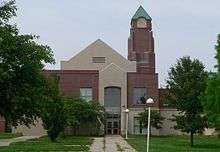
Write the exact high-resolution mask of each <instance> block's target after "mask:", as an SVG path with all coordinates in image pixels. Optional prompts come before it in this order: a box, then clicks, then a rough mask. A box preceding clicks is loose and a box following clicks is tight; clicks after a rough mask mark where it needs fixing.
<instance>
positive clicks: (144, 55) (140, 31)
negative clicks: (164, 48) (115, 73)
mask: <svg viewBox="0 0 220 152" xmlns="http://www.w3.org/2000/svg"><path fill="white" fill-rule="evenodd" d="M128 60H130V61H137V72H139V73H140V72H144V73H146V72H147V73H155V53H154V38H153V32H152V30H151V22H150V21H148V26H147V27H146V28H138V27H137V21H136V20H134V21H132V27H131V30H130V37H129V39H128ZM140 61H142V63H140ZM143 61H144V63H143Z"/></svg>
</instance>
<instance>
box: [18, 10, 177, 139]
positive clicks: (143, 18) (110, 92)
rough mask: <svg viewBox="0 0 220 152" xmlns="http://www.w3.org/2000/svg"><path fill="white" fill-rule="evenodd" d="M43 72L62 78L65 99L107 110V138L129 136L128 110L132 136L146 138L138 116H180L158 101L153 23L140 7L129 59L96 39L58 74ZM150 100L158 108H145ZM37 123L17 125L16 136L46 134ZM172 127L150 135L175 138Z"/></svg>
mask: <svg viewBox="0 0 220 152" xmlns="http://www.w3.org/2000/svg"><path fill="white" fill-rule="evenodd" d="M45 73H47V74H49V75H50V74H56V75H57V76H58V77H59V87H60V90H61V92H62V94H65V95H74V96H80V97H81V98H83V99H85V101H86V102H91V101H95V102H99V103H100V104H101V105H103V106H104V107H105V109H106V112H107V113H108V115H107V120H106V124H105V128H106V129H105V134H124V133H125V121H126V120H125V117H126V114H125V112H124V111H125V109H129V110H130V112H129V121H128V131H129V133H130V134H145V133H146V129H144V128H143V127H142V125H141V122H139V120H138V114H139V113H140V112H143V111H144V108H146V107H147V106H152V107H153V109H154V110H158V111H160V112H161V114H162V115H163V116H164V117H166V116H168V117H171V116H172V114H173V113H176V110H175V109H165V108H164V107H163V104H162V102H161V100H160V99H161V98H160V94H161V93H160V92H161V91H159V89H158V74H157V73H156V72H155V50H154V37H153V31H152V18H151V17H150V16H149V15H148V13H147V12H146V11H145V10H144V8H143V7H142V6H140V7H139V8H138V10H137V11H136V13H135V15H134V16H133V17H132V19H131V28H130V36H129V38H128V58H127V59H126V58H124V57H123V56H121V55H120V54H119V53H117V51H115V50H114V49H112V48H111V47H110V46H109V45H108V44H106V43H105V42H103V41H102V40H97V41H95V42H94V43H92V44H90V45H89V46H88V47H86V48H85V49H84V50H82V51H81V52H80V53H78V54H77V55H76V56H74V57H72V58H71V59H69V60H68V61H61V69H60V70H46V71H45ZM148 98H152V99H153V100H154V104H151V105H146V99H148ZM39 123H41V122H39ZM39 123H38V125H37V127H32V128H31V129H29V128H26V127H23V126H19V127H18V128H17V129H15V130H14V132H22V133H24V134H27V135H28V134H33V132H34V133H36V134H39V132H40V134H45V133H46V132H45V131H44V130H43V128H42V125H41V124H39ZM172 125H174V124H173V123H172V122H170V121H169V120H165V121H164V125H163V127H162V129H160V130H154V129H153V130H152V133H153V134H155V135H163V134H170V133H174V130H173V129H172ZM176 133H178V132H176Z"/></svg>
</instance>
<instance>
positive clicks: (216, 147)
mask: <svg viewBox="0 0 220 152" xmlns="http://www.w3.org/2000/svg"><path fill="white" fill-rule="evenodd" d="M192 148H204V149H220V145H217V144H196V145H194V146H193V147H192Z"/></svg>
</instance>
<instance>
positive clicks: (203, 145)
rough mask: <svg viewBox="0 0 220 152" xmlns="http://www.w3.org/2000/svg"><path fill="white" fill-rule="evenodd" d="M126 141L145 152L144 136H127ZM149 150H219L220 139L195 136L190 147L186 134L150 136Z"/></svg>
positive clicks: (166, 151)
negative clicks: (192, 145)
mask: <svg viewBox="0 0 220 152" xmlns="http://www.w3.org/2000/svg"><path fill="white" fill-rule="evenodd" d="M128 143H129V144H130V145H131V146H132V147H134V148H135V149H136V150H137V151H138V152H146V136H129V139H128ZM150 152H220V139H218V138H217V137H204V136H196V137H195V146H194V147H193V148H191V147H190V146H189V137H188V136H164V137H163V136H162V137H151V139H150Z"/></svg>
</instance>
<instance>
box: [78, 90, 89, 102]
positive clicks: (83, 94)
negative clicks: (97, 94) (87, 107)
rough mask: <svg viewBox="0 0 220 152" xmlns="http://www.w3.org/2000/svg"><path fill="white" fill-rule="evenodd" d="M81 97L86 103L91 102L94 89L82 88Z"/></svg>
mask: <svg viewBox="0 0 220 152" xmlns="http://www.w3.org/2000/svg"><path fill="white" fill-rule="evenodd" d="M80 97H81V98H82V99H84V100H86V101H91V100H92V88H80Z"/></svg>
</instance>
